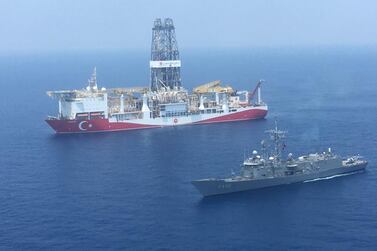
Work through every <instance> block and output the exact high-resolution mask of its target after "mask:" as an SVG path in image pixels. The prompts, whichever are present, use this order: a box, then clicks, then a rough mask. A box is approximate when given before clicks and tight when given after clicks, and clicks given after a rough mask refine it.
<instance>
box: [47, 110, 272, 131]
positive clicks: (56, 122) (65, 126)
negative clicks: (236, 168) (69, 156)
mask: <svg viewBox="0 0 377 251" xmlns="http://www.w3.org/2000/svg"><path fill="white" fill-rule="evenodd" d="M266 115H267V110H265V109H250V110H245V111H240V112H235V113H230V114H226V115H221V116H217V117H214V118H209V119H203V120H199V121H196V122H191V123H177V122H178V121H179V120H180V117H176V118H172V121H173V122H172V123H164V124H161V123H160V124H158V123H156V124H154V123H149V124H145V123H137V120H133V121H132V122H110V121H109V120H108V119H92V120H64V119H47V120H46V122H47V123H48V124H49V125H50V126H51V127H52V129H54V130H55V132H56V133H90V132H106V131H125V130H135V129H147V128H158V127H165V126H178V125H189V124H210V123H221V122H232V121H242V120H252V119H261V118H264V117H265V116H266ZM152 121H153V120H152Z"/></svg>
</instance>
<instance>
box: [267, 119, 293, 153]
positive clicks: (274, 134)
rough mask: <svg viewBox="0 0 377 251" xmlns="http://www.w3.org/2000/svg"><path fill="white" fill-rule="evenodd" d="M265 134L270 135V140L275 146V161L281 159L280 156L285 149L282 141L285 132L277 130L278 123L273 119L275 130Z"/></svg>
mask: <svg viewBox="0 0 377 251" xmlns="http://www.w3.org/2000/svg"><path fill="white" fill-rule="evenodd" d="M266 133H268V134H270V139H271V140H272V141H273V143H274V146H275V153H274V155H275V156H274V157H275V159H279V160H280V159H281V154H282V152H283V150H284V148H285V147H286V145H285V142H284V139H285V138H286V134H287V133H288V132H287V131H282V130H279V129H278V123H277V120H276V119H275V129H271V130H267V131H266Z"/></svg>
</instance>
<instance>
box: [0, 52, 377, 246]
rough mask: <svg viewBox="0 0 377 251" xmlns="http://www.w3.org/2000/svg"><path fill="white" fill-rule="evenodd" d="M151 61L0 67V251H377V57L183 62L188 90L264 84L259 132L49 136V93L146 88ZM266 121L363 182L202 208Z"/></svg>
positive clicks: (223, 57) (214, 201)
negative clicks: (351, 169)
mask: <svg viewBox="0 0 377 251" xmlns="http://www.w3.org/2000/svg"><path fill="white" fill-rule="evenodd" d="M148 57H149V52H148V51H138V52H135V51H102V52H78V51H77V52H75V51H72V52H60V53H57V52H56V53H52V52H51V53H39V54H38V53H29V54H27V53H24V54H21V53H20V54H14V55H12V54H3V55H0V87H1V89H0V107H1V109H0V118H1V120H0V125H1V126H0V128H1V130H0V139H1V140H0V249H1V250H11V249H13V250H21V249H23V250H37V249H38V250H71V249H72V250H95V249H99V250H156V249H159V250H261V249H270V250H376V247H377V170H376V168H377V166H376V163H377V155H376V153H377V144H376V142H377V130H376V129H377V128H376V124H377V99H376V96H377V50H375V49H363V48H348V49H347V48H343V49H331V48H327V49H281V50H278V49H265V50H228V51H221V50H204V49H201V50H181V59H182V81H183V85H184V86H185V87H187V88H188V89H191V88H193V87H194V86H196V85H198V84H201V83H205V82H208V81H212V80H216V79H220V80H223V82H224V83H225V84H232V85H233V86H234V87H235V88H236V89H252V88H253V87H254V86H255V84H256V82H257V80H259V79H265V80H266V81H267V82H266V84H265V85H264V86H263V88H262V97H263V100H264V101H265V102H267V103H268V105H269V108H270V112H269V114H268V116H267V118H266V119H265V120H258V121H247V122H234V123H222V124H211V125H201V126H182V127H171V128H162V129H148V130H137V131H128V132H114V133H96V134H86V135H55V134H54V132H53V131H52V129H50V128H49V127H48V125H47V124H46V123H45V122H44V119H45V118H46V116H47V115H55V114H56V113H57V102H56V101H55V100H52V99H50V98H49V97H48V96H46V93H45V92H46V91H47V90H59V89H73V88H76V89H79V88H82V87H84V86H86V84H87V79H88V78H89V76H90V74H91V72H92V69H93V67H94V66H96V67H97V74H98V83H99V86H101V87H102V86H105V87H126V86H140V85H148V82H149V69H148V60H149V58H148ZM275 118H277V119H278V123H279V126H280V127H281V128H282V129H286V130H288V132H289V134H288V136H289V138H288V140H287V152H286V154H287V153H288V152H292V153H293V154H294V155H295V156H298V155H301V154H305V153H308V152H312V151H324V150H325V149H327V147H332V149H333V151H334V152H336V153H339V154H342V155H351V154H361V155H362V156H364V157H365V158H366V159H367V160H368V161H369V165H368V168H367V171H366V172H364V173H361V174H355V175H350V176H346V177H339V178H333V179H327V180H322V181H317V182H309V183H304V184H294V185H285V186H279V187H274V188H267V189H263V190H257V191H249V192H242V193H237V194H231V195H226V196H219V197H212V198H206V199H203V198H202V197H201V195H200V194H199V193H198V192H197V191H196V190H195V188H194V187H193V186H192V185H191V184H190V181H191V180H193V179H199V178H206V177H222V176H228V175H230V174H231V171H232V170H234V171H237V170H239V167H240V164H241V163H242V161H243V157H244V153H245V152H251V150H253V149H254V148H256V149H258V148H259V146H260V141H261V140H262V139H263V138H265V136H266V135H265V134H264V131H265V130H267V129H270V128H271V127H272V126H273V124H274V120H275Z"/></svg>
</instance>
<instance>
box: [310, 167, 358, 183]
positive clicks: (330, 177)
mask: <svg viewBox="0 0 377 251" xmlns="http://www.w3.org/2000/svg"><path fill="white" fill-rule="evenodd" d="M362 172H363V171H362V170H361V171H355V172H350V173H342V174H336V175H333V176H328V177H324V178H316V179H312V180H305V181H304V183H306V182H315V181H319V180H330V179H333V178H337V177H343V176H348V175H352V174H356V173H362Z"/></svg>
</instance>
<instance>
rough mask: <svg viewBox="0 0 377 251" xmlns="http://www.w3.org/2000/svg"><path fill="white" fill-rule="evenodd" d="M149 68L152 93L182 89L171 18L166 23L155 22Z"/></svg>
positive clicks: (159, 20)
mask: <svg viewBox="0 0 377 251" xmlns="http://www.w3.org/2000/svg"><path fill="white" fill-rule="evenodd" d="M149 66H150V71H151V84H150V89H151V90H152V91H156V90H159V89H161V88H167V89H178V88H179V87H181V61H180V60H179V51H178V44H177V40H176V37H175V28H174V24H173V20H172V19H171V18H165V20H164V22H162V21H161V19H160V18H157V19H156V20H155V21H154V26H153V28H152V48H151V61H150V64H149Z"/></svg>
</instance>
